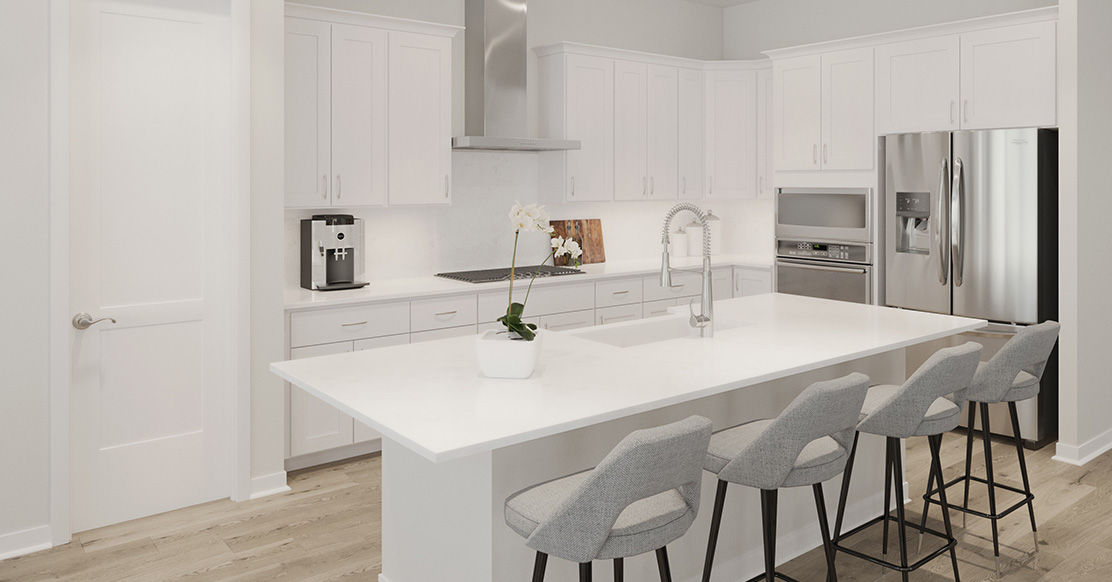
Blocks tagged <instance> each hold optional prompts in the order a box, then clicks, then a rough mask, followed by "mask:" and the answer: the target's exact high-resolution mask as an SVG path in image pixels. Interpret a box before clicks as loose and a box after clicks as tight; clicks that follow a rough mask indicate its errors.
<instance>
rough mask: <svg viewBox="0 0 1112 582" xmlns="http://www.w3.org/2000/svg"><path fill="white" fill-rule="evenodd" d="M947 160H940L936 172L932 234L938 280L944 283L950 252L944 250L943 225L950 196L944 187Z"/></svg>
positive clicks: (947, 166)
mask: <svg viewBox="0 0 1112 582" xmlns="http://www.w3.org/2000/svg"><path fill="white" fill-rule="evenodd" d="M946 162H947V160H945V159H944V160H942V168H941V169H940V170H939V172H938V212H937V213H935V221H934V235H935V237H936V238H937V239H938V282H939V283H941V284H943V285H945V284H946V281H947V279H948V278H949V275H950V254H949V253H947V252H946V251H947V250H948V249H947V248H946V236H945V235H946V233H947V229H946V228H945V227H944V226H943V223H944V222H945V221H946V216H947V215H948V214H949V213H948V212H946V201H947V200H949V198H950V191H949V190H948V189H947V188H946V185H947V180H946V178H947V173H948V170H949V165H948V164H947V163H946Z"/></svg>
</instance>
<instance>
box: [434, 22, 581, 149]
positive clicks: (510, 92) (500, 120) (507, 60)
mask: <svg viewBox="0 0 1112 582" xmlns="http://www.w3.org/2000/svg"><path fill="white" fill-rule="evenodd" d="M464 20H465V24H466V26H467V31H466V41H467V51H466V55H465V63H466V66H465V70H466V72H465V74H466V78H467V83H466V88H465V95H466V103H467V107H466V112H465V113H466V117H465V119H464V125H465V133H466V135H465V136H462V137H455V138H452V147H453V148H455V149H457V150H501V151H506V150H509V151H552V150H577V149H579V142H578V141H575V140H563V139H540V138H529V137H525V136H526V135H527V134H528V132H527V131H526V130H527V128H526V126H527V125H528V123H527V116H528V113H527V106H526V99H525V94H526V93H525V71H526V55H527V51H528V47H527V46H526V30H527V29H526V20H527V18H526V0H466V4H465V15H464Z"/></svg>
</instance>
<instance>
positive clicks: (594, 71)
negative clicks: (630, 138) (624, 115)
mask: <svg viewBox="0 0 1112 582" xmlns="http://www.w3.org/2000/svg"><path fill="white" fill-rule="evenodd" d="M567 68H568V70H567V89H566V91H567V132H566V133H567V136H568V139H578V140H580V142H581V143H582V147H581V148H580V149H578V150H572V151H569V152H567V154H566V155H567V160H568V176H567V180H568V190H567V192H568V199H569V200H578V201H591V200H613V199H614V61H613V60H611V59H603V58H599V57H589V56H583V55H568V56H567Z"/></svg>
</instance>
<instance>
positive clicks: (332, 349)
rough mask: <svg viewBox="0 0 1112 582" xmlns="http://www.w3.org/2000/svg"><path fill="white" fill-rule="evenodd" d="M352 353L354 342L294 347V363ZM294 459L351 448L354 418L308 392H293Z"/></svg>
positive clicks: (291, 351) (291, 444)
mask: <svg viewBox="0 0 1112 582" xmlns="http://www.w3.org/2000/svg"><path fill="white" fill-rule="evenodd" d="M351 350H352V343H351V342H349V341H348V342H339V343H335V344H325V345H322V346H309V347H304V348H293V349H291V350H290V359H291V360H300V359H303V358H315V357H317V356H328V355H332V354H343V353H346V352H350V351H351ZM289 438H290V456H293V457H296V456H298V455H306V454H309V453H315V452H317V451H323V450H325V449H333V448H336V447H342V446H344V445H350V444H351V443H352V442H354V441H353V421H352V419H351V417H350V416H348V415H346V414H344V413H342V412H340V411H339V410H336V408H335V407H333V406H332V405H331V404H327V403H325V402H323V401H321V400H318V399H317V398H314V397H313V396H310V395H309V394H308V393H306V392H305V391H304V390H301V389H298V388H291V389H290V431H289Z"/></svg>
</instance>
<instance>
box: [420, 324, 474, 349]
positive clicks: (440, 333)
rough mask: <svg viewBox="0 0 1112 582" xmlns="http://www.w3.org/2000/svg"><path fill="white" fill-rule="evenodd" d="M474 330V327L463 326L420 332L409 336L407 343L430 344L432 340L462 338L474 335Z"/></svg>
mask: <svg viewBox="0 0 1112 582" xmlns="http://www.w3.org/2000/svg"><path fill="white" fill-rule="evenodd" d="M475 331H476V328H475V326H474V325H465V326H462V327H447V328H443V329H433V330H430V331H421V332H417V333H412V334H410V335H409V343H411V344H416V343H420V342H431V341H433V340H439V339H447V338H450V337H463V336H465V335H475Z"/></svg>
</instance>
